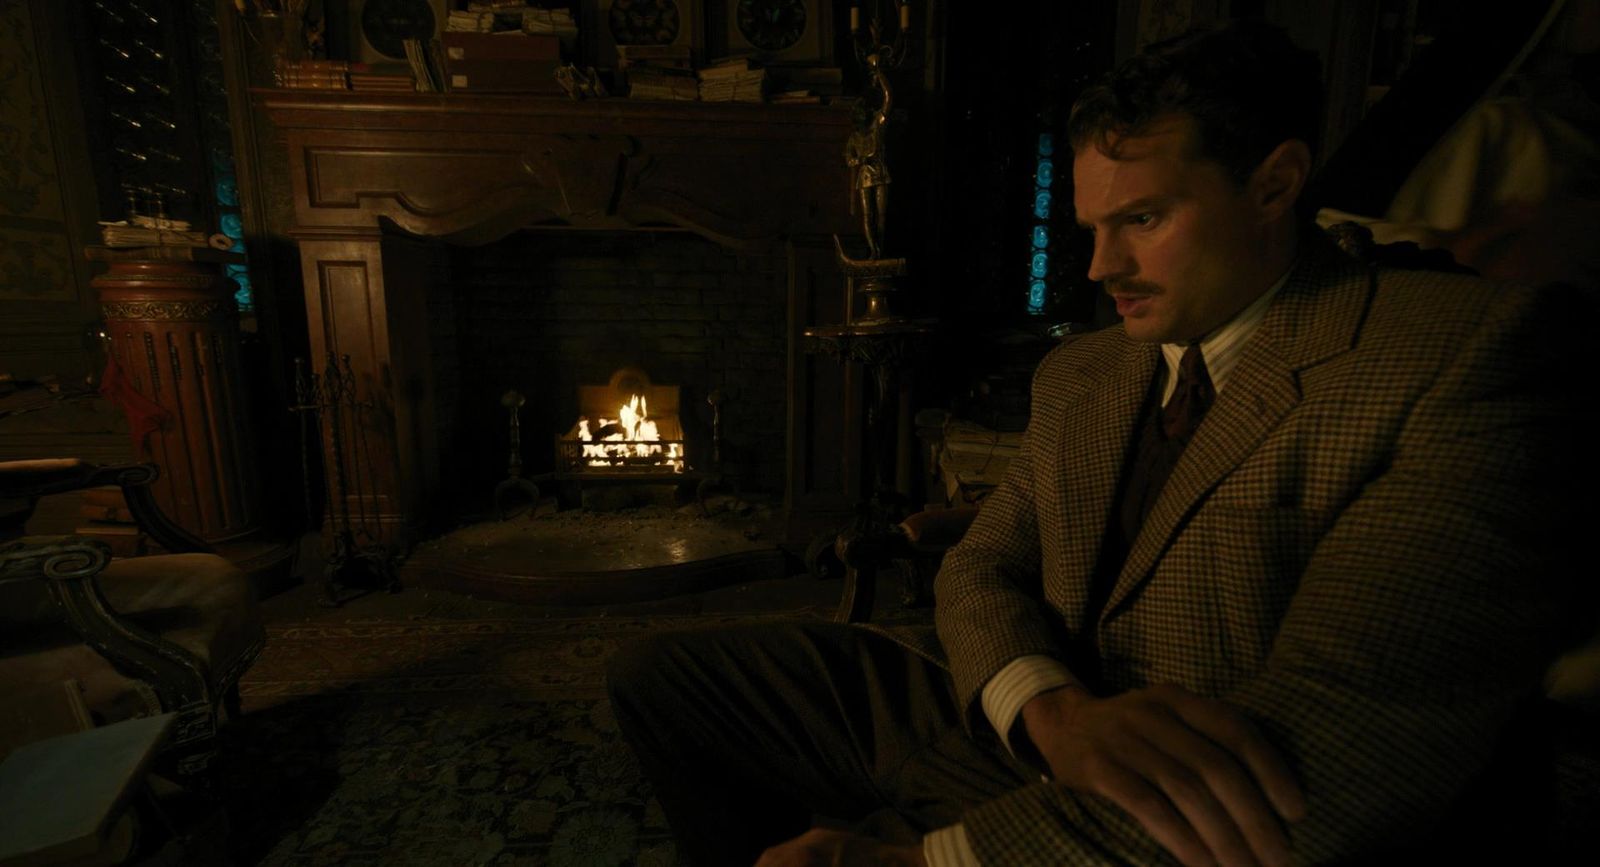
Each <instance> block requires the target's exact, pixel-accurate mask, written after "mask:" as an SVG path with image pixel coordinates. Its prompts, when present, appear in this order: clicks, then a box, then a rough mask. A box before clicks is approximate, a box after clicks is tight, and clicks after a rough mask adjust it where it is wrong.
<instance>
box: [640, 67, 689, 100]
mask: <svg viewBox="0 0 1600 867" xmlns="http://www.w3.org/2000/svg"><path fill="white" fill-rule="evenodd" d="M628 96H629V97H630V98H632V99H676V100H684V101H689V102H693V101H694V100H697V99H699V98H700V83H699V82H698V81H696V80H695V77H694V73H693V72H691V71H687V70H685V71H679V70H676V69H658V68H653V67H648V66H636V67H634V68H632V69H630V70H628Z"/></svg>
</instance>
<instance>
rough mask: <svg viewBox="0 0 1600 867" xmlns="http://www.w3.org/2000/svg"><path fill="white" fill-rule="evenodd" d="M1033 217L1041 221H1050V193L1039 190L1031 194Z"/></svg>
mask: <svg viewBox="0 0 1600 867" xmlns="http://www.w3.org/2000/svg"><path fill="white" fill-rule="evenodd" d="M1033 215H1034V216H1035V217H1037V218H1038V219H1041V220H1048V219H1050V191H1049V190H1040V191H1039V192H1037V193H1034V194H1033Z"/></svg>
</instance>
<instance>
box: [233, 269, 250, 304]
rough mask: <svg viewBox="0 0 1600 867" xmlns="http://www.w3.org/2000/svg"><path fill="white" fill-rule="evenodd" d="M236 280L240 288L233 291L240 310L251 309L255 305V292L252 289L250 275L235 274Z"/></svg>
mask: <svg viewBox="0 0 1600 867" xmlns="http://www.w3.org/2000/svg"><path fill="white" fill-rule="evenodd" d="M233 279H234V282H236V283H238V284H239V290H238V291H237V292H234V293H233V300H234V302H235V303H237V304H238V305H239V309H240V310H250V309H253V308H254V307H255V293H254V292H252V291H251V289H250V275H248V274H238V275H234V278H233Z"/></svg>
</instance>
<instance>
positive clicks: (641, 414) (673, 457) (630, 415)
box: [578, 394, 683, 473]
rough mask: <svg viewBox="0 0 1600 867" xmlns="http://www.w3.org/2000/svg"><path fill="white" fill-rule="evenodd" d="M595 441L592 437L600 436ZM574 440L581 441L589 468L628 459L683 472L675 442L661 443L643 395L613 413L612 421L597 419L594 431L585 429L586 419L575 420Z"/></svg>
mask: <svg viewBox="0 0 1600 867" xmlns="http://www.w3.org/2000/svg"><path fill="white" fill-rule="evenodd" d="M602 433H603V435H602V436H600V437H599V439H598V440H597V439H596V438H595V436H596V434H602ZM578 439H580V440H582V441H583V443H584V446H583V457H584V459H585V461H586V462H587V463H588V465H589V466H591V467H608V466H612V465H615V464H619V463H624V462H628V463H632V462H634V461H632V460H630V459H649V458H656V459H657V460H655V461H653V463H656V464H664V465H668V466H671V467H672V471H673V472H675V473H681V472H683V453H682V450H681V448H680V446H679V444H678V443H675V442H672V443H667V444H666V447H665V449H663V448H662V444H661V433H660V431H659V430H657V428H656V423H655V422H654V421H651V419H650V409H649V402H648V401H646V400H645V398H644V396H643V395H639V394H636V395H633V398H632V399H631V400H629V401H628V402H627V403H625V404H623V405H622V407H621V408H620V409H619V410H617V417H616V418H615V419H609V418H601V419H600V420H599V426H598V427H597V428H595V430H593V431H591V430H590V429H589V419H588V418H586V417H583V416H579V417H578Z"/></svg>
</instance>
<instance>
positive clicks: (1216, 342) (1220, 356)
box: [1161, 265, 1294, 406]
mask: <svg viewBox="0 0 1600 867" xmlns="http://www.w3.org/2000/svg"><path fill="white" fill-rule="evenodd" d="M1293 271H1294V266H1293V265H1291V266H1289V268H1288V270H1286V271H1284V272H1283V276H1281V277H1279V278H1278V281H1277V282H1276V283H1273V284H1272V286H1270V287H1268V289H1267V291H1265V292H1263V293H1261V297H1259V298H1257V299H1256V300H1254V301H1252V302H1250V305H1249V306H1248V307H1246V308H1244V309H1243V310H1240V311H1239V312H1238V313H1236V314H1234V317H1233V318H1232V319H1229V320H1228V321H1227V322H1225V323H1223V324H1222V325H1221V326H1219V327H1218V328H1216V329H1214V330H1213V331H1212V332H1211V333H1210V334H1207V335H1206V336H1205V337H1202V338H1200V357H1201V358H1203V359H1205V362H1206V373H1207V374H1208V375H1210V377H1211V387H1212V388H1213V389H1214V390H1216V391H1217V392H1219V393H1220V392H1221V391H1222V387H1223V384H1224V383H1226V382H1227V380H1228V375H1229V374H1231V373H1232V372H1233V368H1234V366H1235V365H1237V364H1238V362H1239V357H1240V356H1241V355H1243V353H1244V347H1245V344H1246V343H1248V342H1249V340H1250V336H1251V335H1253V334H1255V333H1256V329H1257V328H1259V327H1260V326H1261V320H1262V318H1263V317H1265V316H1266V315H1267V307H1269V306H1271V304H1272V299H1273V298H1274V297H1276V296H1277V294H1278V290H1279V289H1282V288H1283V286H1284V284H1285V283H1288V282H1289V274H1290V273H1291V272H1293ZM1188 348H1189V347H1188V346H1187V345H1186V344H1183V343H1163V344H1161V358H1162V360H1163V361H1164V362H1166V369H1167V382H1166V385H1165V386H1163V388H1162V392H1161V403H1162V405H1163V406H1165V405H1166V402H1167V400H1168V398H1170V397H1172V392H1173V390H1174V389H1176V388H1177V387H1178V362H1179V361H1181V360H1182V359H1183V352H1184V350H1186V349H1188Z"/></svg>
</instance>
